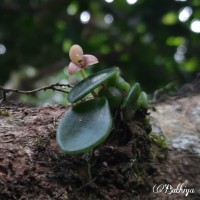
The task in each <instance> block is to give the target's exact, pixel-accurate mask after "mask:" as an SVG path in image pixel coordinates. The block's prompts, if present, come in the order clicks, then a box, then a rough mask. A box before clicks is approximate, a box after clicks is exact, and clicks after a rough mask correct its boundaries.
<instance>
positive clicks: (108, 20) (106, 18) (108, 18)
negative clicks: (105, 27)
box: [104, 14, 114, 24]
mask: <svg viewBox="0 0 200 200" xmlns="http://www.w3.org/2000/svg"><path fill="white" fill-rule="evenodd" d="M113 20H114V18H113V16H112V15H111V14H106V15H105V16H104V21H105V23H106V24H111V23H112V22H113Z"/></svg>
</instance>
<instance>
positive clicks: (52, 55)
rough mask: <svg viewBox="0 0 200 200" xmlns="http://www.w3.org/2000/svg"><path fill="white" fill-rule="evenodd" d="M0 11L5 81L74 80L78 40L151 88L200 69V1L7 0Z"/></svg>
mask: <svg viewBox="0 0 200 200" xmlns="http://www.w3.org/2000/svg"><path fill="white" fill-rule="evenodd" d="M134 2H135V3H134ZM131 3H132V4H131ZM0 15H1V17H0V85H4V84H5V83H6V84H7V85H12V86H13V87H19V88H21V89H32V88H35V87H36V86H37V83H38V82H42V83H44V82H43V80H46V79H48V78H49V77H50V78H51V81H50V82H51V83H52V82H56V81H57V80H56V79H53V78H52V77H56V75H57V74H59V73H62V74H63V75H62V76H57V77H62V78H65V77H66V79H67V75H66V74H64V73H63V70H64V69H65V67H66V66H67V65H68V63H69V58H68V55H67V53H68V50H69V48H70V46H71V45H72V44H74V43H77V44H80V45H81V46H82V47H83V49H84V52H86V53H90V54H93V55H95V56H96V57H98V59H99V61H100V63H99V64H98V65H96V66H95V67H93V68H92V69H93V70H94V71H97V70H100V69H103V68H108V67H111V66H113V65H114V66H119V67H120V69H121V71H122V76H123V77H124V78H125V79H126V80H128V81H129V82H134V81H139V82H140V83H141V84H142V86H143V89H145V90H147V92H153V91H154V90H156V89H158V88H160V87H163V86H165V85H166V84H168V83H169V82H176V83H180V84H182V83H184V82H187V81H189V80H191V79H192V78H193V77H194V76H195V74H196V73H197V71H198V70H199V62H200V57H199V52H200V40H199V32H200V21H199V20H200V1H199V0H137V1H136V0H135V1H134V0H127V1H126V0H124V1H121V0H85V1H76V0H69V1H67V0H21V1H14V0H1V1H0ZM58 79H59V78H58ZM13 82H14V84H10V83H13ZM15 82H17V84H15ZM8 83H9V84H8Z"/></svg>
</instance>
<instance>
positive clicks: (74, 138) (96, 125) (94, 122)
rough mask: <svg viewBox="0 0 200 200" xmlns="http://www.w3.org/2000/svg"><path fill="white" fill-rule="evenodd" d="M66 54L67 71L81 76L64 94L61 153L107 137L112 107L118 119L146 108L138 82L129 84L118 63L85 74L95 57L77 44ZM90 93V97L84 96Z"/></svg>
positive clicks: (74, 151)
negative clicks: (88, 74) (67, 105)
mask: <svg viewBox="0 0 200 200" xmlns="http://www.w3.org/2000/svg"><path fill="white" fill-rule="evenodd" d="M69 57H70V60H71V62H70V64H69V67H68V73H69V74H70V75H73V74H75V73H78V72H80V73H81V75H82V77H83V80H81V81H80V82H79V83H78V84H77V85H76V86H75V87H73V88H72V89H71V91H70V92H69V94H68V97H67V98H68V101H69V102H70V103H72V106H71V108H70V109H69V110H68V111H67V112H66V113H65V115H64V117H63V119H62V120H61V121H60V123H59V127H58V130H57V142H58V145H59V147H60V148H61V150H62V151H64V152H65V153H68V154H78V153H85V152H88V151H91V150H92V149H93V148H95V147H96V146H97V145H99V144H101V143H102V142H103V141H104V140H105V139H106V138H107V137H108V135H109V133H110V132H111V130H112V127H113V121H114V120H113V113H114V112H115V111H116V110H118V111H119V112H120V113H121V114H120V116H121V120H124V121H131V120H132V119H133V118H134V116H135V113H136V112H137V111H139V110H140V111H145V112H146V111H147V109H148V100H147V95H146V93H145V92H144V91H141V87H140V84H139V83H135V84H133V85H132V86H130V85H129V83H127V82H126V81H125V80H124V79H123V78H122V77H121V76H120V71H119V68H118V67H112V68H108V69H104V70H102V71H99V72H97V73H94V74H92V75H90V76H87V73H86V71H85V68H87V67H89V66H91V65H93V64H97V63H98V59H97V58H96V57H95V56H93V55H89V54H84V53H83V50H82V48H81V47H80V46H79V45H77V44H75V45H73V46H72V47H71V48H70V51H69ZM90 93H91V94H92V95H93V97H92V98H87V97H88V94H90Z"/></svg>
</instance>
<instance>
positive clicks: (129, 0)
mask: <svg viewBox="0 0 200 200" xmlns="http://www.w3.org/2000/svg"><path fill="white" fill-rule="evenodd" d="M126 2H127V3H128V4H130V5H133V4H135V3H136V2H137V0H126Z"/></svg>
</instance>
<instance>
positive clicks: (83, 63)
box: [68, 44, 99, 78]
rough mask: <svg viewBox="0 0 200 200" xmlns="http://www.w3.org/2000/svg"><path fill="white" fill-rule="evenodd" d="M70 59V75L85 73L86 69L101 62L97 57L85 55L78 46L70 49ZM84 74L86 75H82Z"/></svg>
mask: <svg viewBox="0 0 200 200" xmlns="http://www.w3.org/2000/svg"><path fill="white" fill-rule="evenodd" d="M69 57H70V60H71V62H70V64H69V68H68V72H69V74H70V75H72V74H75V73H76V72H78V71H82V72H83V69H84V68H86V67H88V66H90V65H93V64H96V63H98V62H99V61H98V59H97V58H96V57H95V56H93V55H89V54H83V49H82V48H81V47H80V46H79V45H77V44H75V45H73V46H72V47H71V48H70V50H69ZM83 74H84V73H82V75H83ZM83 76H84V75H83ZM84 78H85V77H84Z"/></svg>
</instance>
